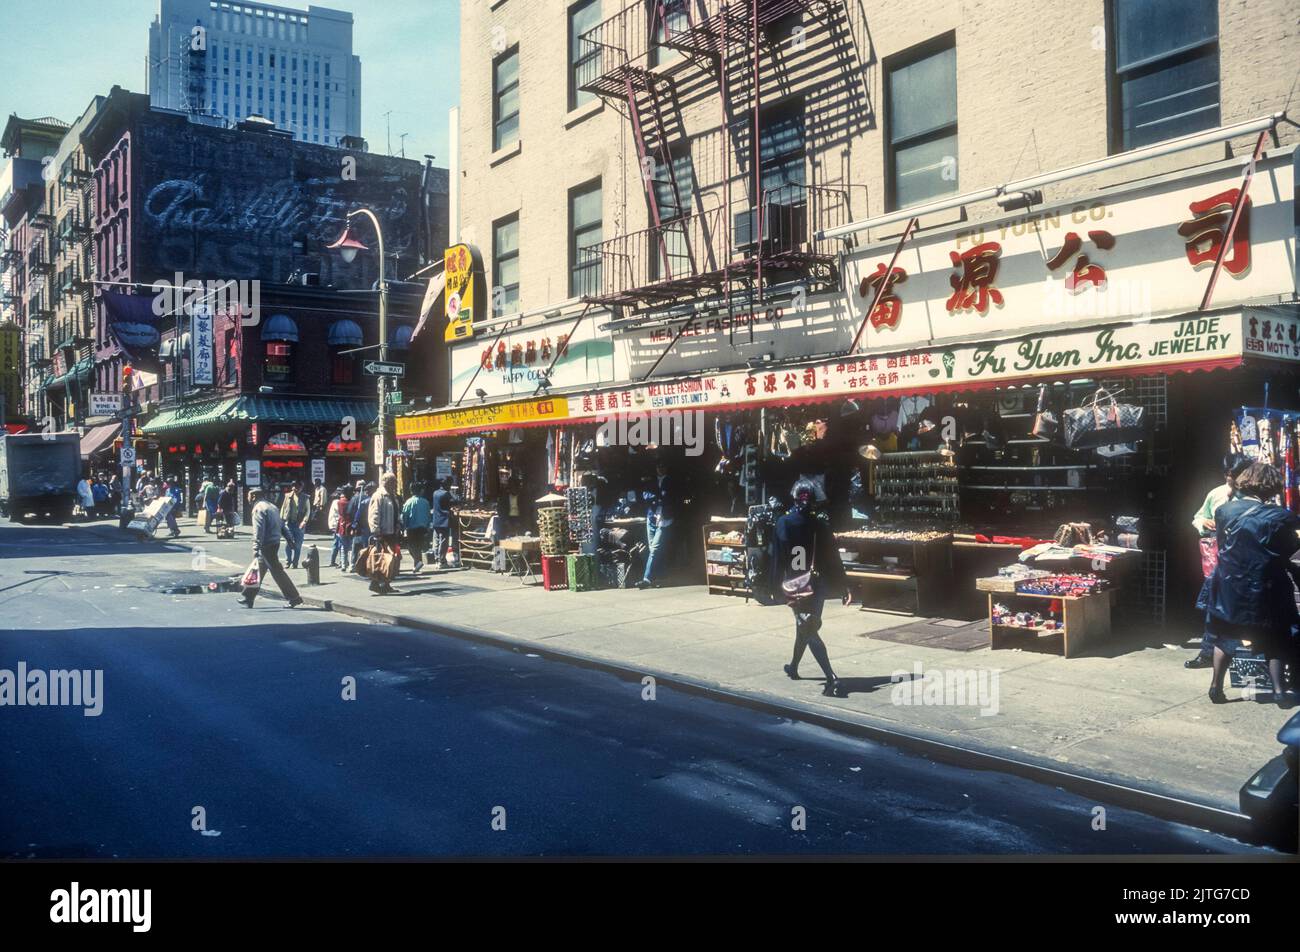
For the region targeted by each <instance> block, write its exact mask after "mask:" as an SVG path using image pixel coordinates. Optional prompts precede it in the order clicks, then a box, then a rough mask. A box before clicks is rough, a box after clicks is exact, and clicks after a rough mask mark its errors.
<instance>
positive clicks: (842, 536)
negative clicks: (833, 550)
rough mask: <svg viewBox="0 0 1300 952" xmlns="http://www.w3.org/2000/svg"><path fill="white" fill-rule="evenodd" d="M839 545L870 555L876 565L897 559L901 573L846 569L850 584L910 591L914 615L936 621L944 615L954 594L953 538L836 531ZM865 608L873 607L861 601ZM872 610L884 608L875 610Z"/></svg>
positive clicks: (836, 540) (836, 539) (864, 600)
mask: <svg viewBox="0 0 1300 952" xmlns="http://www.w3.org/2000/svg"><path fill="white" fill-rule="evenodd" d="M835 542H836V544H837V545H838V546H840V547H841V548H844V549H848V550H849V551H851V552H857V553H859V554H860V555H861V554H863V553H866V554H868V555H870V556H871V558H872V561H873V563H874V562H875V561H876V560H883V559H884V558H885V557H886V556H889V557H895V556H896V557H897V558H898V564H899V570H898V571H867V570H862V569H854V568H849V567H848V566H845V568H844V574H845V576H846V577H847V578H848V580H849V584H850V585H853V584H854V583H859V584H868V583H888V584H893V585H898V586H902V587H904V588H908V589H911V590H912V591H913V592H914V593H915V599H916V611H915V612H914V614H916V615H919V616H922V617H926V618H933V617H936V616H940V615H943V614H944V612H945V611H947V608H948V602H949V600H950V597H951V594H952V536H951V535H942V536H939V537H937V538H933V539H909V538H907V537H906V536H901V535H900V536H897V537H886V536H881V537H876V538H869V539H863V538H858V537H855V536H853V535H851V534H849V533H843V532H837V533H836V534H835ZM862 607H863V608H872V606H869V605H868V604H867V603H866V599H865V598H864V599H863V600H862ZM872 610H873V611H879V610H882V609H879V608H872ZM900 614H903V613H900Z"/></svg>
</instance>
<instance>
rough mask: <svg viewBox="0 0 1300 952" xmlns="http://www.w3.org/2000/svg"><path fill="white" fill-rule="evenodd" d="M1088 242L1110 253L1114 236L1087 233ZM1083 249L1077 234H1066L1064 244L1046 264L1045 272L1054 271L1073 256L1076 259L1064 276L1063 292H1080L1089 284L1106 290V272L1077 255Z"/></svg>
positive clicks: (1100, 232)
mask: <svg viewBox="0 0 1300 952" xmlns="http://www.w3.org/2000/svg"><path fill="white" fill-rule="evenodd" d="M1088 240H1089V241H1091V242H1092V243H1093V244H1094V245H1095V246H1096V247H1098V248H1100V249H1101V250H1102V251H1110V249H1112V248H1114V247H1115V236H1114V235H1112V234H1111V233H1110V232H1108V231H1101V230H1094V231H1090V232H1088ZM1082 248H1083V240H1082V239H1080V238H1079V235H1078V233H1077V232H1073V231H1071V232H1067V233H1066V236H1065V244H1063V245H1062V246H1061V250H1060V251H1058V252H1057V253H1056V254H1055V256H1053V257H1052V258H1050V259H1049V260H1048V262H1047V270H1048V271H1055V270H1056V269H1057V268H1059V267H1060V266H1061V265H1063V264H1065V263H1066V262H1067V261H1069V260H1070V259H1071V258H1074V256H1075V255H1078V259H1077V260H1076V261H1075V262H1074V268H1073V269H1072V270H1071V271H1070V273H1069V274H1067V275H1066V276H1065V290H1067V291H1076V292H1077V291H1082V290H1083V286H1084V285H1085V284H1091V285H1092V286H1093V287H1095V288H1100V289H1102V290H1105V288H1106V270H1105V269H1104V268H1103V267H1101V265H1097V264H1093V263H1092V262H1091V261H1089V260H1088V256H1087V255H1085V254H1079V252H1080V250H1081V249H1082Z"/></svg>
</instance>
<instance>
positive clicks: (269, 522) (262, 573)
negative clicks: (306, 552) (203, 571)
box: [239, 489, 302, 608]
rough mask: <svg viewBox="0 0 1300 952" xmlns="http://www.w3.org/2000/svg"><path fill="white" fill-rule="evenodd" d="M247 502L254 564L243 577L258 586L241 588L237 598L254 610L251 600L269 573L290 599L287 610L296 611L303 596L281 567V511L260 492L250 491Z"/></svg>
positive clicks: (255, 596) (246, 581) (282, 532)
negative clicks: (251, 518)
mask: <svg viewBox="0 0 1300 952" xmlns="http://www.w3.org/2000/svg"><path fill="white" fill-rule="evenodd" d="M248 501H249V502H250V503H252V504H253V513H252V515H253V565H251V566H249V570H248V572H246V573H245V574H244V581H245V583H249V582H256V583H257V584H256V585H250V584H245V585H244V591H243V594H242V595H240V597H239V601H240V604H242V605H243V606H244V607H245V608H252V607H253V600H254V599H256V598H257V595H258V593H259V592H260V591H261V582H262V581H263V580H264V579H265V578H266V573H267V571H268V570H269V571H270V573H271V577H272V578H273V579H275V584H276V585H278V586H279V587H280V592H281V593H282V594H283V595H284V597H285V598H287V599H288V600H289V607H290V608H296V607H297V606H299V605H301V604H302V596H300V595H299V594H298V589H296V588H295V587H294V584H293V581H292V580H291V579H290V578H289V573H288V572H286V571H285V570H284V566H283V565H281V564H280V542H281V539H282V538H283V535H284V529H283V525H282V523H281V521H280V512H279V510H278V509H276V507H275V506H274V505H272V504H271V503H270V502H268V501H267V500H266V499H265V498H264V497H263V496H262V491H261V490H260V489H250V490H249V491H248ZM254 567H255V568H256V577H255V578H254V576H253V570H254Z"/></svg>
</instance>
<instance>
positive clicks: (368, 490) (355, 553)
mask: <svg viewBox="0 0 1300 952" xmlns="http://www.w3.org/2000/svg"><path fill="white" fill-rule="evenodd" d="M378 488H379V487H378V486H376V485H375V484H374V483H366V484H365V487H364V488H363V489H362V490H361V491H360V492H359V493H357V494H356V495H355V496H353V497H352V503H351V504H350V505H349V506H348V533H349V535H350V536H351V539H352V560H351V561H352V565H353V566H356V564H357V559H358V557H360V555H361V550H362V549H364V548H365V547H366V546H368V545H370V523H369V519H368V517H367V515H366V511H367V510H368V509H369V508H370V497H371V495H373V494H374V492H375V490H376V489H378Z"/></svg>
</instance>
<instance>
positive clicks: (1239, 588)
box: [1205, 463, 1300, 707]
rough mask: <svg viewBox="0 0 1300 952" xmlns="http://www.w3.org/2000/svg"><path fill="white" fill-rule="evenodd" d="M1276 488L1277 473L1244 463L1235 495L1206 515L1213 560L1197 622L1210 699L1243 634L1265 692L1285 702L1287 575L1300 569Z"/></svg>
mask: <svg viewBox="0 0 1300 952" xmlns="http://www.w3.org/2000/svg"><path fill="white" fill-rule="evenodd" d="M1281 491H1282V477H1281V475H1280V474H1279V473H1278V471H1277V470H1276V469H1274V468H1273V467H1272V466H1269V465H1268V464H1267V463H1252V464H1251V465H1250V466H1248V467H1247V468H1246V469H1245V470H1244V471H1243V472H1242V473H1241V474H1240V475H1239V476H1238V477H1237V480H1236V495H1235V496H1234V497H1233V498H1232V499H1230V500H1228V501H1227V502H1226V503H1224V504H1223V505H1222V506H1220V507H1219V508H1218V509H1217V510H1215V513H1214V528H1215V535H1216V536H1217V538H1218V543H1219V564H1218V565H1217V566H1216V567H1215V569H1214V575H1213V576H1212V577H1211V581H1210V589H1209V592H1208V595H1207V604H1206V617H1205V625H1206V631H1207V632H1208V634H1209V635H1210V637H1211V638H1212V640H1213V642H1214V675H1213V678H1212V680H1211V682H1210V700H1211V701H1213V702H1214V703H1215V704H1223V703H1224V702H1225V701H1227V697H1226V696H1225V695H1224V693H1223V676H1224V675H1225V674H1226V673H1227V670H1228V664H1229V662H1230V661H1231V660H1232V653H1233V651H1235V650H1236V648H1237V647H1238V646H1239V645H1240V643H1241V642H1242V641H1243V640H1249V641H1250V643H1251V645H1252V647H1254V648H1255V649H1256V650H1258V651H1262V652H1263V654H1264V657H1265V658H1267V659H1268V670H1269V674H1270V675H1271V676H1272V678H1273V685H1274V691H1273V696H1274V698H1275V699H1276V701H1277V703H1278V705H1279V706H1281V707H1289V706H1291V705H1290V698H1289V697H1288V694H1289V692H1286V691H1285V690H1284V688H1285V681H1284V680H1283V665H1284V664H1285V662H1286V661H1288V660H1291V659H1293V658H1294V657H1295V653H1296V641H1295V632H1296V629H1297V627H1300V613H1297V611H1296V597H1295V588H1294V586H1293V580H1295V579H1297V577H1300V567H1297V566H1296V565H1295V564H1294V563H1292V561H1291V556H1292V555H1294V554H1295V552H1296V551H1297V550H1298V549H1300V536H1297V535H1296V532H1297V530H1300V518H1297V517H1296V515H1295V514H1294V513H1292V512H1290V511H1289V510H1287V509H1284V508H1283V507H1281V506H1276V505H1273V504H1272V503H1271V502H1265V500H1271V499H1273V498H1275V497H1276V496H1277V495H1278V494H1279V493H1280V492H1281Z"/></svg>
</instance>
